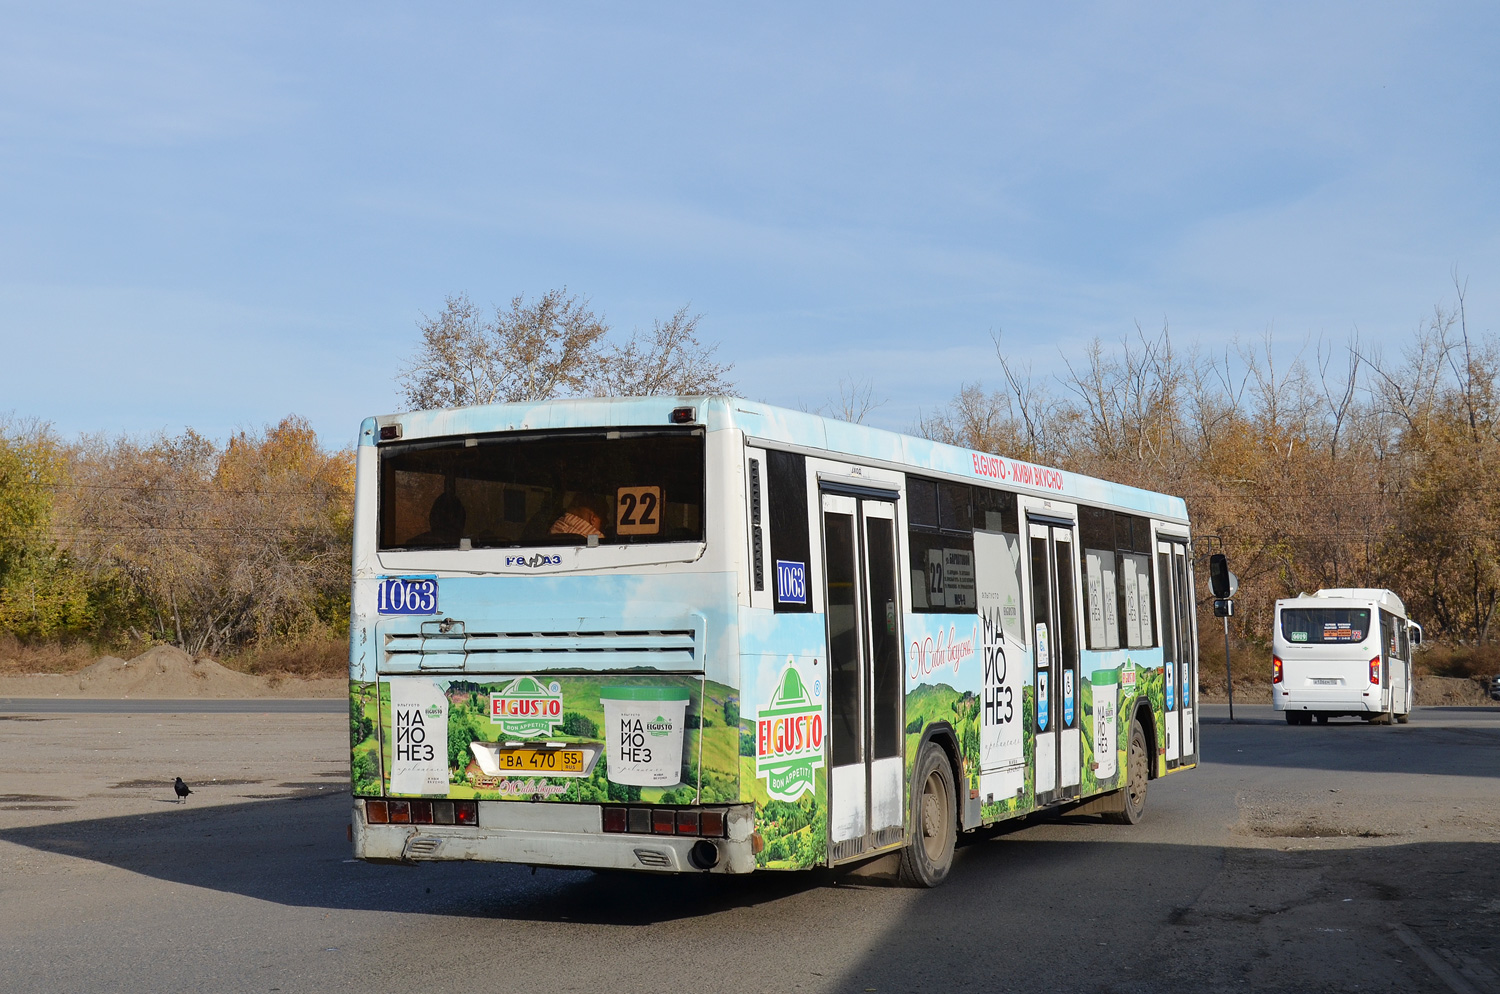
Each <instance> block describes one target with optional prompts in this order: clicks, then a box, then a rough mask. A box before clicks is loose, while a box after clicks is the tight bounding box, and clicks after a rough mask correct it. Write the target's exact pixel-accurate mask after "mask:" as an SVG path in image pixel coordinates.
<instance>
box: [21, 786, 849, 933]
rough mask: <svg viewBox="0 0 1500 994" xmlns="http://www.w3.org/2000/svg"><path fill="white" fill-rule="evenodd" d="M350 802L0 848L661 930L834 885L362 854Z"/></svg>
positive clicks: (317, 897)
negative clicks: (349, 832)
mask: <svg viewBox="0 0 1500 994" xmlns="http://www.w3.org/2000/svg"><path fill="white" fill-rule="evenodd" d="M348 805H349V799H348V796H347V795H345V796H342V797H291V798H278V799H268V800H264V801H256V802H249V803H242V804H225V805H216V806H213V807H198V808H194V807H192V806H191V805H190V804H186V805H178V804H175V803H174V804H172V805H171V808H170V810H167V811H161V812H154V813H151V814H137V815H128V816H121V817H114V818H99V819H90V820H79V821H65V822H55V823H51V824H46V825H35V826H28V827H23V828H10V829H3V830H0V841H4V842H9V843H12V844H14V845H18V846H25V847H26V848H29V849H33V850H37V851H40V852H46V853H55V854H58V855H61V856H68V857H73V858H76V859H85V860H91V861H93V862H97V863H102V864H105V865H109V866H114V867H118V868H119V869H122V870H127V871H129V872H131V873H138V874H142V875H145V876H149V877H154V878H157V879H160V880H165V881H170V882H172V883H178V884H184V885H187V886H191V887H203V888H207V889H210V890H217V891H223V892H226V893H232V894H239V895H242V896H245V897H251V898H254V899H257V900H263V901H271V902H274V903H278V904H285V905H292V906H301V907H321V908H328V909H348V910H369V911H387V912H394V913H404V914H425V915H459V916H465V917H475V918H495V919H515V920H528V921H556V922H569V921H571V922H579V923H590V924H601V925H651V924H656V923H659V922H664V921H672V920H677V919H688V918H696V917H701V916H704V915H713V914H717V913H719V912H723V911H727V910H730V909H733V908H740V907H753V906H756V905H760V904H764V903H766V902H770V901H777V900H780V899H782V898H785V897H788V896H790V895H793V894H797V893H799V892H802V891H807V890H811V889H816V888H819V887H823V886H826V885H828V884H829V883H830V882H832V881H833V880H834V879H835V877H834V874H833V873H831V872H817V871H814V872H810V873H759V874H751V875H749V876H744V877H732V878H731V877H725V876H709V875H707V874H704V875H679V876H672V875H659V874H651V873H633V872H629V871H619V872H595V871H591V870H565V869H552V868H547V867H542V868H539V869H538V870H536V871H533V870H532V869H531V868H530V867H528V866H516V865H510V864H501V863H476V862H452V863H448V862H438V861H434V862H424V863H419V864H417V865H414V866H395V865H381V864H373V863H366V862H363V861H360V860H355V859H353V858H352V857H351V847H350V844H349V842H348V841H347V838H346V826H347V825H348V822H349V807H348Z"/></svg>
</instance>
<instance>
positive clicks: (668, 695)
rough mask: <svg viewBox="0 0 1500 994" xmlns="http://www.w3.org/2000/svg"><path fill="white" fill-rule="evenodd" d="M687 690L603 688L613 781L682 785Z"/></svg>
mask: <svg viewBox="0 0 1500 994" xmlns="http://www.w3.org/2000/svg"><path fill="white" fill-rule="evenodd" d="M688 697H689V694H688V689H687V688H686V687H605V688H604V689H602V690H600V691H599V702H600V703H601V704H603V705H604V755H605V757H606V758H607V759H608V766H607V770H608V776H609V779H610V781H611V782H613V783H619V784H628V785H631V786H635V787H675V786H676V785H677V784H679V783H681V782H682V728H683V724H684V720H683V719H684V718H685V717H686V716H687V706H688Z"/></svg>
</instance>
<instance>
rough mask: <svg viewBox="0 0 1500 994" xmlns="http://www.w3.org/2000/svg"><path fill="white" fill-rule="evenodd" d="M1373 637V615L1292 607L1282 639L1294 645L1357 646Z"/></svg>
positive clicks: (1345, 609) (1285, 615)
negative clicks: (1358, 643)
mask: <svg viewBox="0 0 1500 994" xmlns="http://www.w3.org/2000/svg"><path fill="white" fill-rule="evenodd" d="M1369 634H1370V611H1369V609H1368V608H1353V607H1288V608H1282V611H1281V637H1282V638H1284V639H1286V640H1287V641H1288V642H1291V643H1294V644H1306V645H1354V644H1355V643H1357V642H1363V641H1364V640H1365V638H1366V637H1367V636H1368V635H1369Z"/></svg>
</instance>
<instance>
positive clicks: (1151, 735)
mask: <svg viewBox="0 0 1500 994" xmlns="http://www.w3.org/2000/svg"><path fill="white" fill-rule="evenodd" d="M1131 724H1135V725H1140V726H1141V732H1142V734H1144V735H1145V736H1146V759H1147V762H1146V771H1147V776H1148V777H1149V778H1150V779H1152V780H1155V779H1156V778H1157V775H1158V774H1157V772H1156V759H1157V757H1158V756H1160V755H1161V748H1160V746H1159V744H1158V743H1157V741H1156V720H1155V715H1153V714H1152V713H1151V704H1150V702H1148V701H1145V700H1142V701H1140V702H1139V703H1137V704H1136V706H1135V714H1134V715H1133V716H1132V718H1131ZM1125 734H1126V736H1127V738H1126V739H1125V747H1126V748H1127V749H1128V748H1129V747H1130V739H1129V738H1128V736H1129V734H1130V732H1129V730H1128V729H1127V730H1126V733H1125Z"/></svg>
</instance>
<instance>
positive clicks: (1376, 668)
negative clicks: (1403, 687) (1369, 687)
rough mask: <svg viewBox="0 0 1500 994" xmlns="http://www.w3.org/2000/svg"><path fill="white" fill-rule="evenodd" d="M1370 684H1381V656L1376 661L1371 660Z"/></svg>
mask: <svg viewBox="0 0 1500 994" xmlns="http://www.w3.org/2000/svg"><path fill="white" fill-rule="evenodd" d="M1370 682H1371V683H1372V684H1373V683H1379V682H1380V657H1379V656H1376V657H1375V658H1374V659H1372V660H1370Z"/></svg>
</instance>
